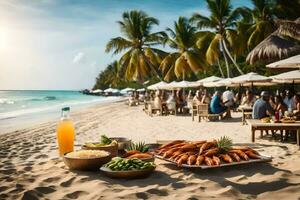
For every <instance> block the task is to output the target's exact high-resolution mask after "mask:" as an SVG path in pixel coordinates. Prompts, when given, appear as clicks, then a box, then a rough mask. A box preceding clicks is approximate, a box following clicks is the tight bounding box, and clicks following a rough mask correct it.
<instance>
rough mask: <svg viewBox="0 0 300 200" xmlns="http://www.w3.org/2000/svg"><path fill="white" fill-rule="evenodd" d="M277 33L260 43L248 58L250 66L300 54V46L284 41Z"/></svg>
mask: <svg viewBox="0 0 300 200" xmlns="http://www.w3.org/2000/svg"><path fill="white" fill-rule="evenodd" d="M276 33H277V32H276ZM276 33H273V34H271V35H269V36H268V37H267V38H266V39H265V40H263V41H262V42H261V43H259V44H258V45H257V46H256V47H255V48H254V49H253V50H252V51H251V52H250V53H249V54H248V56H247V58H246V61H247V62H248V63H250V64H253V63H255V62H258V61H260V62H263V63H271V62H275V61H277V60H281V59H284V58H288V57H290V56H293V55H296V54H299V53H300V45H298V44H297V43H295V42H293V41H291V40H287V39H284V38H282V37H280V36H278V35H276Z"/></svg>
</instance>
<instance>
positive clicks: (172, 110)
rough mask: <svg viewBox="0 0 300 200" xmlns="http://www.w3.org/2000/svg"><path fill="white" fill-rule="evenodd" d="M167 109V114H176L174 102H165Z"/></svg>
mask: <svg viewBox="0 0 300 200" xmlns="http://www.w3.org/2000/svg"><path fill="white" fill-rule="evenodd" d="M167 109H168V113H167V114H170V113H174V115H177V109H176V102H170V103H167Z"/></svg>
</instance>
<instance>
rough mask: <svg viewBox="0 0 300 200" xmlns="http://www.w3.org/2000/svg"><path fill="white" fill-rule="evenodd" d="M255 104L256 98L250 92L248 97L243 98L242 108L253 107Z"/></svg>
mask: <svg viewBox="0 0 300 200" xmlns="http://www.w3.org/2000/svg"><path fill="white" fill-rule="evenodd" d="M254 103H255V97H254V95H253V93H252V92H251V91H250V90H247V91H246V95H245V96H244V97H243V99H242V102H241V105H242V106H247V107H252V106H253V105H254Z"/></svg>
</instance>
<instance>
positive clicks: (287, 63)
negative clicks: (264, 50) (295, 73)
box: [267, 54, 300, 69]
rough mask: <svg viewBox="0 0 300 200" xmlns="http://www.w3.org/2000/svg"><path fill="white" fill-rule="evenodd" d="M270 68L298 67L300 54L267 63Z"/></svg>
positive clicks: (299, 65)
mask: <svg viewBox="0 0 300 200" xmlns="http://www.w3.org/2000/svg"><path fill="white" fill-rule="evenodd" d="M267 67H268V68H271V69H300V54H299V55H296V56H292V57H290V58H287V59H284V60H280V61H277V62H274V63H271V64H268V65H267Z"/></svg>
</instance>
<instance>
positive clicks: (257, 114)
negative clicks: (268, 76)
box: [252, 91, 274, 119]
mask: <svg viewBox="0 0 300 200" xmlns="http://www.w3.org/2000/svg"><path fill="white" fill-rule="evenodd" d="M260 96H261V97H260V98H259V99H257V100H256V102H255V103H254V105H253V112H252V117H253V119H262V118H265V117H268V116H269V115H273V114H274V110H273V108H272V106H271V104H270V102H269V100H270V95H269V93H268V92H267V91H262V92H261V94H260Z"/></svg>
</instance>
